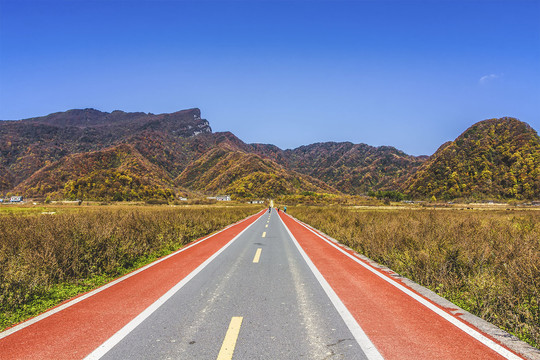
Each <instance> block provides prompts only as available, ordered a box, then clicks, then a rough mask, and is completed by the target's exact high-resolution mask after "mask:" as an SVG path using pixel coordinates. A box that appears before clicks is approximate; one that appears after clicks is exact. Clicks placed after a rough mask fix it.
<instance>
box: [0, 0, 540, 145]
mask: <svg viewBox="0 0 540 360" xmlns="http://www.w3.org/2000/svg"><path fill="white" fill-rule="evenodd" d="M539 19H540V1H519V0H517V1H516V0H512V1H490V0H477V1H472V0H471V1H459V0H457V1H445V0H423V1H405V0H404V1H397V0H393V1H392V0H378V1H367V0H358V1H340V0H337V1H336V0H334V1H308V0H298V1H257V0H252V1H238V0H237V1H225V0H221V1H206V0H204V1H181V0H179V1H172V0H169V1H167V0H154V1H134V0H132V1H129V0H122V1H115V0H91V1H90V0H88V1H84V0H69V1H67V0H66V1H51V0H39V1H26V0H16V1H6V0H0V119H4V120H12V119H21V118H27V117H33V116H39V115H46V114H48V113H52V112H57V111H64V110H67V109H73V108H86V107H93V108H96V109H99V110H102V111H113V110H116V109H119V110H124V111H144V112H152V113H162V112H173V111H177V110H180V109H186V108H191V107H199V108H200V109H201V111H202V114H203V117H205V118H206V119H208V120H209V121H210V124H211V126H212V128H213V129H214V131H226V130H229V131H232V132H233V133H234V134H236V135H237V136H238V137H240V138H241V139H242V140H244V141H246V142H262V143H273V144H275V145H278V146H280V147H281V148H293V147H297V146H300V145H303V144H309V143H313V142H321V141H352V142H355V143H360V142H362V143H367V144H370V145H392V146H395V147H397V148H398V149H401V150H403V151H405V152H407V153H409V154H414V155H420V154H427V155H430V154H432V153H433V152H434V151H435V150H436V149H437V147H438V146H439V145H441V144H442V143H443V142H445V141H448V140H453V139H454V138H455V137H457V136H458V135H459V134H460V133H461V132H463V131H464V130H465V129H466V128H467V127H468V126H470V125H472V124H473V123H475V122H477V121H480V120H483V119H487V118H493V117H502V116H513V117H517V118H519V119H521V120H523V121H525V122H528V123H529V124H530V125H531V126H533V128H535V129H536V130H537V131H540V20H539Z"/></svg>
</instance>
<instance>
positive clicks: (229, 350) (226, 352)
mask: <svg viewBox="0 0 540 360" xmlns="http://www.w3.org/2000/svg"><path fill="white" fill-rule="evenodd" d="M242 319H243V317H242V316H233V318H232V319H231V323H230V324H229V329H228V330H227V334H225V339H223V344H222V345H221V350H219V354H218V357H217V360H231V359H232V356H233V353H234V348H235V347H236V340H237V339H238V333H240V326H241V325H242Z"/></svg>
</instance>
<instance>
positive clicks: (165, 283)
mask: <svg viewBox="0 0 540 360" xmlns="http://www.w3.org/2000/svg"><path fill="white" fill-rule="evenodd" d="M265 212H266V210H262V211H260V212H258V213H257V214H254V215H252V216H249V217H247V218H245V219H243V220H241V221H239V222H237V223H235V224H232V225H229V226H227V227H225V228H224V229H222V230H220V231H218V232H217V233H214V234H212V235H209V236H206V237H203V238H201V239H199V240H196V241H194V242H192V243H190V244H189V245H186V246H185V247H183V248H182V249H180V250H178V251H176V252H174V253H172V254H170V255H167V256H165V257H163V258H160V259H158V260H156V261H154V262H152V263H150V264H148V265H146V266H144V267H142V268H140V269H138V270H135V271H133V272H131V273H129V274H127V275H124V276H123V277H121V278H119V279H117V280H114V281H112V282H110V283H109V284H106V285H103V286H101V287H99V288H97V289H95V290H93V291H90V292H88V293H86V294H83V295H80V296H78V297H76V298H73V299H71V300H68V301H67V302H64V303H63V304H61V305H59V306H57V307H55V308H53V309H50V310H48V311H47V312H45V313H43V314H41V315H39V316H37V317H35V318H33V319H29V320H27V321H25V322H23V323H21V324H19V325H16V326H14V327H12V328H10V329H8V330H6V331H4V332H2V333H0V359H10V360H11V359H58V360H61V359H70V360H71V359H82V358H84V357H85V356H86V355H88V354H90V353H91V352H92V351H93V350H94V349H96V348H97V347H98V346H100V345H101V344H102V343H103V342H105V341H106V340H107V339H109V338H110V337H111V336H112V335H114V334H115V333H116V332H117V331H118V330H120V329H121V328H122V327H123V326H124V325H126V324H127V323H128V322H130V321H131V320H132V319H133V318H135V317H136V316H137V315H138V314H140V313H141V312H142V311H144V310H145V309H146V308H147V307H148V306H150V305H151V304H152V303H154V302H155V301H156V300H157V299H159V298H160V297H161V296H162V295H163V294H165V293H166V292H167V291H168V290H170V289H171V288H172V287H174V286H175V285H176V284H177V283H179V282H180V281H182V279H184V278H185V277H186V276H188V275H189V274H190V273H191V272H192V271H193V270H195V269H196V268H197V267H198V266H199V265H200V264H202V263H203V262H204V261H206V259H208V258H209V257H211V256H212V255H213V254H214V253H216V252H217V251H219V250H220V249H221V248H222V247H223V246H225V245H226V244H227V243H229V242H230V241H231V240H232V239H233V238H234V237H235V236H236V235H238V234H239V233H240V232H242V231H243V230H244V229H246V228H247V227H248V226H250V225H251V224H253V223H254V222H255V221H256V220H257V219H258V218H260V216H262V215H263V214H264V213H265Z"/></svg>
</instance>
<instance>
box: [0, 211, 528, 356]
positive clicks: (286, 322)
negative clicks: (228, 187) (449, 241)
mask: <svg viewBox="0 0 540 360" xmlns="http://www.w3.org/2000/svg"><path fill="white" fill-rule="evenodd" d="M422 293H423V291H420V292H419V291H418V288H416V290H415V289H414V288H411V286H409V285H407V283H405V282H403V281H401V280H399V278H395V277H393V276H392V274H391V273H388V272H386V271H383V270H381V269H379V268H377V267H375V266H373V265H372V264H370V263H369V262H368V261H366V260H363V259H360V258H359V257H358V256H357V255H356V254H355V253H354V252H352V251H351V250H350V249H346V248H343V247H342V246H340V245H337V244H335V243H334V242H332V241H331V240H329V239H328V238H326V237H325V236H322V235H321V234H319V233H317V232H316V231H315V230H314V229H311V228H309V227H308V226H306V225H304V224H302V223H300V222H298V221H296V220H295V219H293V218H291V217H290V216H288V215H284V214H283V213H281V214H278V213H277V212H276V211H275V210H273V211H272V213H270V214H269V213H268V212H261V213H259V214H257V215H254V216H252V217H250V218H247V219H245V220H243V221H241V222H239V223H237V224H234V225H231V226H230V227H227V228H226V229H224V230H222V231H220V232H218V233H216V234H213V235H211V236H209V237H207V238H204V239H200V240H198V241H197V242H194V243H192V244H190V245H188V246H186V247H185V248H183V249H181V250H179V251H177V252H175V253H173V254H171V255H169V256H167V257H165V258H162V259H160V260H158V261H156V262H154V263H152V264H150V265H148V266H147V267H145V268H142V269H140V270H137V271H135V272H133V273H131V274H128V275H126V276H124V277H122V278H120V279H118V280H115V281H114V282H112V283H110V284H108V285H105V286H103V287H101V288H99V289H97V290H94V291H92V292H90V293H88V294H85V295H83V296H81V297H78V298H76V299H73V300H70V301H68V302H66V303H64V304H62V305H61V306H59V307H57V308H55V309H52V310H51V311H49V312H46V313H44V314H42V315H40V316H38V317H37V318H34V319H31V320H29V321H27V322H24V323H22V324H20V325H17V326H15V327H14V328H11V329H8V330H7V331H4V332H3V333H0V359H88V360H90V359H218V360H230V359H369V360H381V359H387V360H394V359H395V360H398V359H400V360H401V359H414V360H420V359H425V360H433V359H456V360H469V359H486V360H488V359H489V360H493V359H510V360H518V359H523V357H521V356H520V355H518V354H516V353H515V352H513V351H511V350H510V349H508V348H507V347H505V346H504V345H502V344H501V343H499V342H498V341H497V340H496V339H495V338H493V337H492V336H490V335H488V334H486V333H484V332H483V331H482V330H481V329H480V328H478V327H476V326H475V325H472V324H471V323H469V322H467V321H466V320H464V318H463V317H462V316H461V315H462V314H460V313H459V311H458V312H456V308H455V307H453V306H452V305H451V304H450V305H440V304H437V303H435V302H434V301H433V299H430V298H429V297H426V296H425V294H422ZM458 310H459V309H458Z"/></svg>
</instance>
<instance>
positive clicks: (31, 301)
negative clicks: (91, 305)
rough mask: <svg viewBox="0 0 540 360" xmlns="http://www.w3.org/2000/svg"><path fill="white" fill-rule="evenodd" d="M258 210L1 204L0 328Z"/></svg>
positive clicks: (251, 208) (217, 207) (239, 208)
mask: <svg viewBox="0 0 540 360" xmlns="http://www.w3.org/2000/svg"><path fill="white" fill-rule="evenodd" d="M260 209H261V208H260V207H256V206H227V207H224V206H221V207H220V206H213V207H187V208H186V207H159V206H127V205H126V206H118V205H115V206H106V207H104V206H91V207H85V206H83V207H58V208H37V209H36V208H33V207H11V206H10V207H7V206H6V207H4V208H3V209H0V329H3V328H6V327H8V326H10V325H13V324H15V323H17V322H20V321H22V320H24V319H26V318H28V317H31V316H34V315H36V314H38V313H40V312H42V311H44V310H46V309H47V308H49V307H51V306H54V305H56V304H57V303H59V302H61V301H63V300H65V299H68V298H70V297H72V296H75V295H77V294H78V293H81V292H85V291H88V290H90V289H92V288H94V287H97V286H99V285H101V284H104V283H106V282H108V281H110V280H112V279H113V278H115V277H118V276H120V275H123V274H125V273H127V272H129V271H131V270H133V269H135V268H138V267H140V266H143V265H145V264H147V263H149V262H151V261H153V260H155V259H156V258H158V257H160V256H163V255H166V254H169V253H171V252H173V251H174V250H177V249H179V248H181V247H182V246H183V245H185V244H187V243H189V242H190V241H193V240H195V239H197V238H200V237H202V236H205V235H207V234H210V233H212V232H214V231H216V230H219V229H221V228H223V227H225V226H226V225H229V224H231V223H234V222H236V221H238V220H241V219H243V218H245V217H247V216H248V215H251V214H254V213H256V212H257V211H258V210H260Z"/></svg>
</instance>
